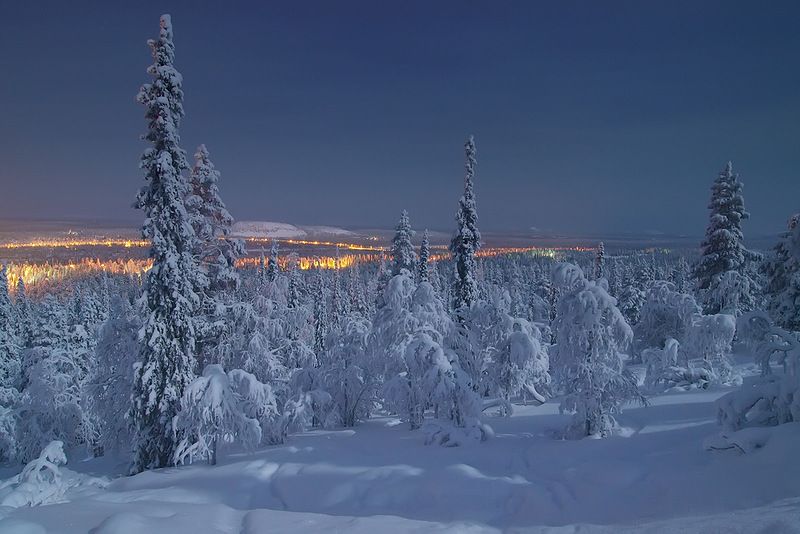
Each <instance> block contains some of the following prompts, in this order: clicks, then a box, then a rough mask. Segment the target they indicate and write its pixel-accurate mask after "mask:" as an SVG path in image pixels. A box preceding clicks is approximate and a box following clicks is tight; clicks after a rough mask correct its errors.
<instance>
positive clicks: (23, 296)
mask: <svg viewBox="0 0 800 534" xmlns="http://www.w3.org/2000/svg"><path fill="white" fill-rule="evenodd" d="M14 314H15V315H16V329H17V339H18V340H19V343H20V346H21V347H22V348H30V347H31V344H32V343H33V315H32V314H31V303H30V301H29V300H28V295H27V293H26V292H25V281H24V280H23V279H22V277H21V276H20V277H19V279H18V280H17V291H16V293H15V294H14Z"/></svg>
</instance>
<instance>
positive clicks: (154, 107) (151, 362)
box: [130, 15, 204, 473]
mask: <svg viewBox="0 0 800 534" xmlns="http://www.w3.org/2000/svg"><path fill="white" fill-rule="evenodd" d="M160 27H161V29H160V32H159V37H158V39H154V40H149V41H148V43H147V44H148V45H149V46H150V48H151V50H152V54H153V60H154V61H153V65H151V66H150V67H149V68H148V69H147V72H148V73H149V74H150V75H151V76H152V77H153V81H152V82H151V83H147V84H145V85H143V86H142V88H141V90H140V91H139V94H138V96H137V100H138V101H139V102H140V103H141V104H142V105H144V106H145V108H146V113H145V117H146V119H147V123H148V132H147V134H146V135H145V136H144V139H145V140H146V141H148V142H149V143H150V144H151V145H152V146H151V147H149V148H147V149H146V150H145V151H144V153H143V154H142V158H141V164H140V167H141V168H142V169H143V170H144V175H145V176H144V177H145V182H146V183H145V186H144V187H142V189H141V191H140V192H139V195H138V197H137V202H136V207H138V208H139V209H141V210H143V211H144V214H145V222H144V226H143V228H142V235H143V237H144V238H145V239H148V240H150V243H151V246H150V257H151V258H152V260H153V267H152V268H151V269H150V270H149V271H148V273H147V278H146V281H145V285H144V300H145V303H146V314H145V318H144V325H143V327H142V330H141V332H140V342H141V354H140V362H139V363H138V364H137V367H136V371H135V376H134V385H133V394H132V403H133V404H132V406H131V410H130V419H131V421H132V425H133V429H134V443H133V449H134V456H133V463H132V465H131V472H133V473H137V472H140V471H142V470H145V469H153V468H158V467H164V466H167V465H169V464H170V463H171V462H172V458H173V454H174V452H175V447H176V445H177V444H178V443H179V442H180V439H181V438H180V436H176V435H175V433H174V432H173V427H172V419H173V417H174V416H175V414H176V413H177V411H178V408H179V405H180V398H181V395H182V394H183V391H184V389H185V388H186V386H187V385H188V384H189V383H190V382H191V381H192V379H193V378H194V361H195V360H194V341H195V340H194V322H193V321H194V316H195V314H196V312H197V308H198V306H199V303H200V296H199V295H198V294H197V292H196V290H197V288H200V287H203V286H204V282H203V281H202V278H203V275H202V273H201V272H200V270H199V269H198V265H197V262H196V259H195V257H194V254H193V251H194V250H195V247H196V241H197V239H196V237H195V233H194V229H193V228H192V220H191V218H190V216H189V214H188V213H187V211H186V206H185V199H186V196H187V194H188V193H189V185H188V181H187V179H186V178H185V176H184V175H183V174H182V173H183V172H185V171H187V170H188V167H189V166H188V163H187V161H186V153H185V152H184V151H183V150H182V149H181V148H180V145H179V140H180V138H179V135H178V128H179V126H180V122H181V119H182V118H183V115H184V113H183V90H182V89H181V84H182V78H181V75H180V73H179V72H178V71H177V70H176V69H175V67H174V65H173V63H174V60H175V46H174V45H173V42H172V22H171V20H170V16H169V15H162V17H161V21H160Z"/></svg>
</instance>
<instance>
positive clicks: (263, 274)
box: [256, 248, 267, 289]
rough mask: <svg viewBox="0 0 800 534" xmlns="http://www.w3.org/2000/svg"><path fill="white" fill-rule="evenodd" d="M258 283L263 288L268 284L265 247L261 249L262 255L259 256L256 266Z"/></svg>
mask: <svg viewBox="0 0 800 534" xmlns="http://www.w3.org/2000/svg"><path fill="white" fill-rule="evenodd" d="M256 283H257V284H258V288H259V289H261V288H263V287H264V286H265V285H267V262H266V259H265V258H264V249H263V248H262V249H261V255H260V256H259V258H258V267H256Z"/></svg>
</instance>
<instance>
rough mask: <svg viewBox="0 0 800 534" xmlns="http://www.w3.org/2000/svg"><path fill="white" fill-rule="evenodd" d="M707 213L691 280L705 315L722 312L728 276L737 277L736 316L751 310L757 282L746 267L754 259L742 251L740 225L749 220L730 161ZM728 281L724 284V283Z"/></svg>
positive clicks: (713, 188) (716, 182) (713, 190)
mask: <svg viewBox="0 0 800 534" xmlns="http://www.w3.org/2000/svg"><path fill="white" fill-rule="evenodd" d="M708 209H709V212H710V215H709V222H708V227H707V228H706V236H705V239H704V240H703V242H702V244H701V248H702V252H701V257H700V260H699V261H698V262H697V264H696V265H695V268H694V277H695V280H696V283H697V289H698V290H699V295H700V300H701V304H702V307H703V312H704V313H720V312H721V311H723V306H724V305H725V300H726V297H725V296H724V295H723V294H724V293H726V292H730V291H731V290H732V289H733V288H732V287H731V285H732V283H731V280H730V277H728V278H727V279H724V278H723V276H724V275H725V273H727V272H734V273H736V274H735V275H733V276H735V277H736V278H739V279H741V280H739V281H738V282H736V283H735V284H733V285H734V286H735V288H737V291H740V292H741V293H740V295H739V296H738V297H737V299H736V308H735V309H734V310H731V311H732V312H733V313H735V314H736V315H738V314H740V313H742V312H745V311H749V310H751V309H753V307H754V296H753V294H754V293H755V292H757V291H758V284H757V281H756V280H754V279H753V278H752V276H751V275H750V270H749V268H748V263H749V262H750V261H753V260H754V259H756V255H754V254H753V253H752V252H750V251H748V250H747V249H746V248H745V247H744V243H743V241H744V236H743V234H742V221H743V220H745V219H747V218H749V217H750V214H749V213H748V212H747V211H746V210H745V207H744V197H743V196H742V183H741V181H740V180H739V175H738V174H735V173H734V172H733V165H732V164H731V162H730V161H729V162H728V163H727V164H726V165H725V168H724V169H723V170H722V171H720V173H719V175H718V176H717V179H716V180H714V183H713V184H712V186H711V201H710V202H709V204H708ZM726 280H727V281H726Z"/></svg>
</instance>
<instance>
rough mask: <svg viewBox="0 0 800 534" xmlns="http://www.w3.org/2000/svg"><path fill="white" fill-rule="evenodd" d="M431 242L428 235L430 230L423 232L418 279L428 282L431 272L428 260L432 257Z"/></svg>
mask: <svg viewBox="0 0 800 534" xmlns="http://www.w3.org/2000/svg"><path fill="white" fill-rule="evenodd" d="M430 247H431V243H430V238H429V236H428V230H427V228H426V229H425V232H423V234H422V244H421V245H420V247H419V264H418V265H417V281H418V282H428V281H429V279H430V274H429V270H428V261H429V260H430V257H431V248H430Z"/></svg>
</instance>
